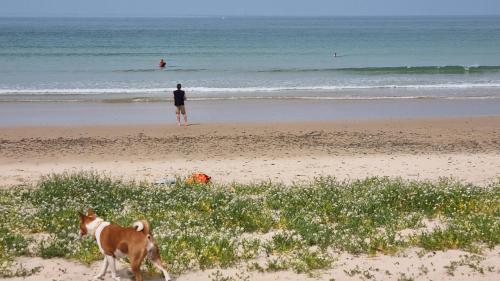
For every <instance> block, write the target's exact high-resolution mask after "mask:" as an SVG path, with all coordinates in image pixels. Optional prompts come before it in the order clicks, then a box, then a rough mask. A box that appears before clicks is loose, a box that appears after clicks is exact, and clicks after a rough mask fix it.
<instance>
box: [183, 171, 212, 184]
mask: <svg viewBox="0 0 500 281" xmlns="http://www.w3.org/2000/svg"><path fill="white" fill-rule="evenodd" d="M210 179H211V178H210V176H208V175H207V174H203V173H195V174H192V175H191V176H190V177H189V178H187V180H186V183H187V184H192V183H202V184H207V183H209V182H210Z"/></svg>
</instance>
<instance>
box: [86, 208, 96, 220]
mask: <svg viewBox="0 0 500 281" xmlns="http://www.w3.org/2000/svg"><path fill="white" fill-rule="evenodd" d="M87 216H89V217H91V218H93V219H95V218H96V217H97V216H96V214H95V213H94V210H92V208H88V209H87Z"/></svg>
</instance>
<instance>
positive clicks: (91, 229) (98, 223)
mask: <svg viewBox="0 0 500 281" xmlns="http://www.w3.org/2000/svg"><path fill="white" fill-rule="evenodd" d="M103 222H104V220H103V219H101V218H96V219H95V220H93V221H92V222H91V223H89V224H87V230H89V232H90V233H89V234H90V235H92V236H95V232H96V230H97V228H98V227H99V226H101V224H102V223H103Z"/></svg>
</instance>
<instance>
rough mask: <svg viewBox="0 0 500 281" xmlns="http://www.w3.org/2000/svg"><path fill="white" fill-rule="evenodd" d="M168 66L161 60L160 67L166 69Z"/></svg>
mask: <svg viewBox="0 0 500 281" xmlns="http://www.w3.org/2000/svg"><path fill="white" fill-rule="evenodd" d="M166 65H167V63H166V62H165V61H164V60H163V59H161V60H160V67H165V66H166Z"/></svg>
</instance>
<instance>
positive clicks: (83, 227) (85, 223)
mask: <svg viewBox="0 0 500 281" xmlns="http://www.w3.org/2000/svg"><path fill="white" fill-rule="evenodd" d="M78 215H79V216H80V236H84V235H87V234H89V233H90V232H93V231H94V229H92V226H93V222H94V221H95V220H96V219H97V216H96V214H95V213H94V210H92V208H88V210H87V214H86V215H84V214H82V213H81V212H78Z"/></svg>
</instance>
